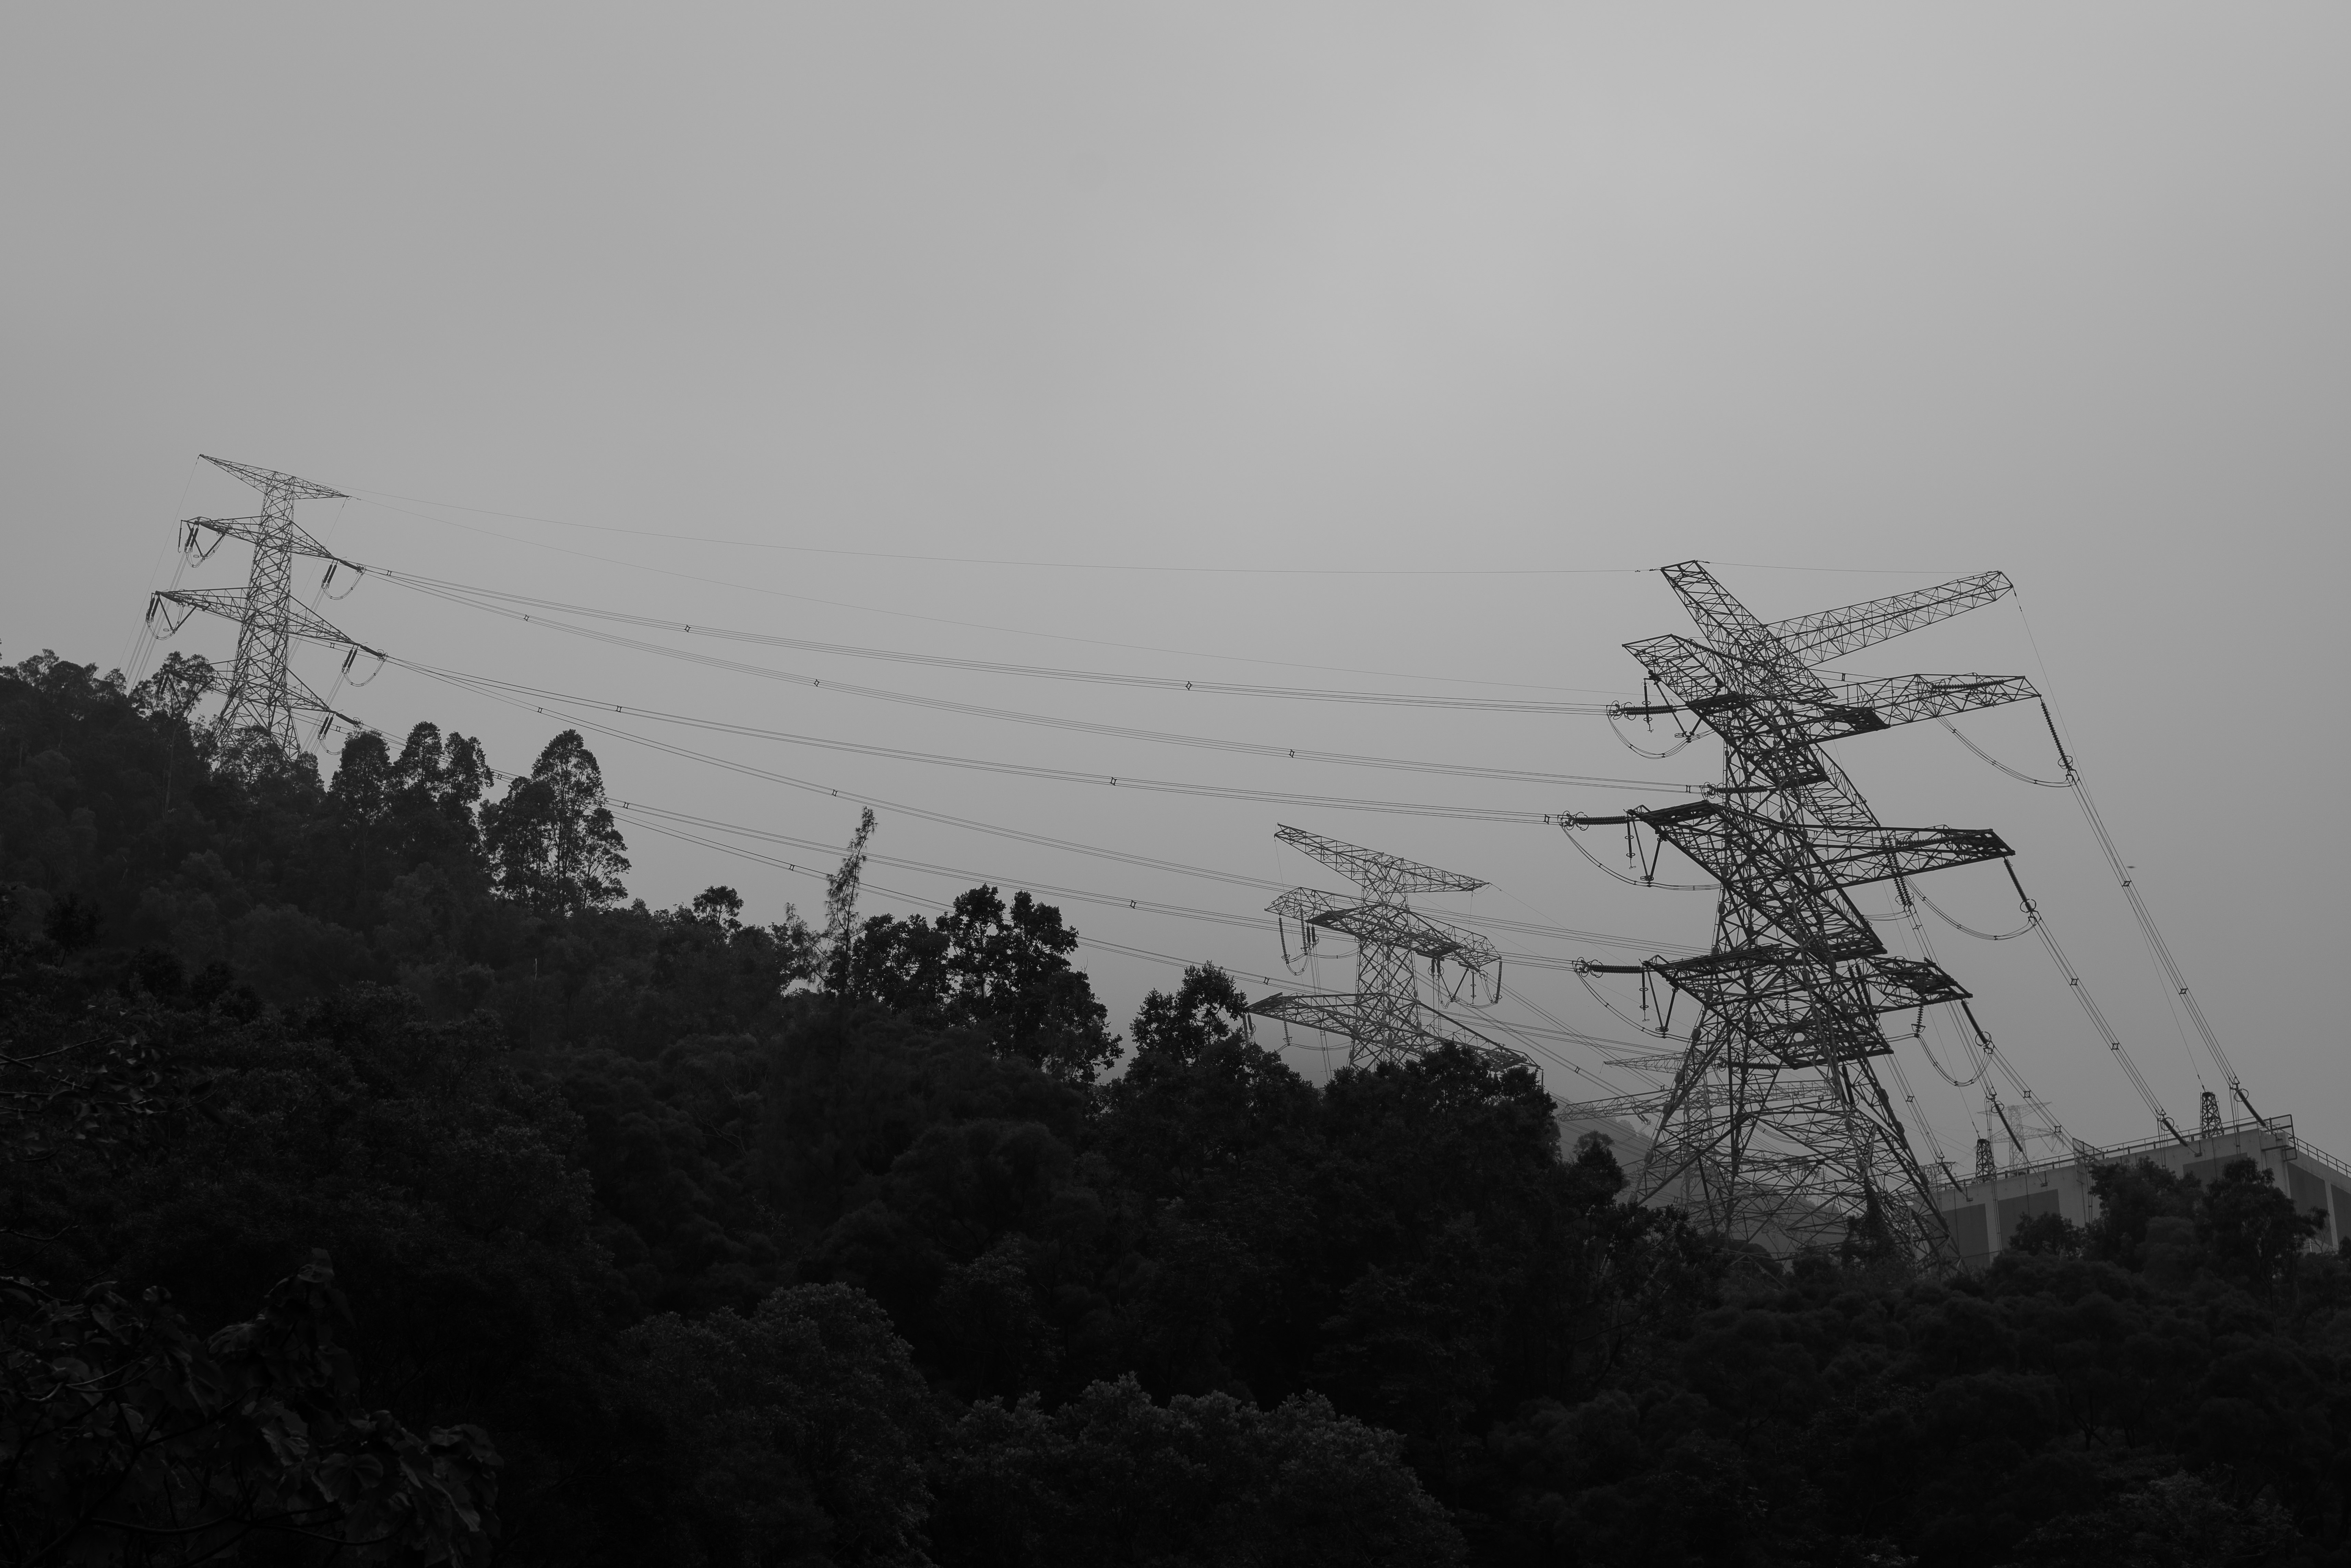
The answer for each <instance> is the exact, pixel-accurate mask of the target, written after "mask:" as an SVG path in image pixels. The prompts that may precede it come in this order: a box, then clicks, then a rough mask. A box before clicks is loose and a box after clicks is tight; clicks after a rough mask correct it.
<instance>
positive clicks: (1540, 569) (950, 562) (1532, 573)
mask: <svg viewBox="0 0 2351 1568" xmlns="http://www.w3.org/2000/svg"><path fill="white" fill-rule="evenodd" d="M355 494H357V495H359V496H360V497H369V496H381V497H386V498H388V499H390V500H394V501H407V502H410V503H412V504H413V505H415V506H419V507H441V508H442V509H443V510H444V511H451V512H471V513H475V514H476V515H478V516H481V517H510V518H513V519H514V520H515V521H517V522H525V523H546V524H548V525H549V526H551V527H554V528H579V529H581V530H584V531H586V532H589V533H598V534H625V535H629V536H631V537H632V538H647V539H660V540H662V541H663V542H664V543H665V544H702V545H726V546H730V547H732V548H734V549H758V550H783V551H788V552H789V553H791V554H794V555H830V556H851V557H855V558H857V559H864V560H903V561H916V562H924V563H928V564H934V565H945V566H999V567H1015V568H1025V569H1030V570H1054V571H1132V572H1175V573H1186V574H1192V575H1200V576H1228V577H1413V578H1421V577H1631V576H1636V575H1638V574H1639V573H1642V572H1645V571H1654V570H1656V568H1655V567H1646V566H1597V567H1594V566H1524V567H1514V566H1484V567H1417V566H1414V567H1367V566H1366V567H1357V566H1164V565H1133V564H1127V563H1123V562H1118V561H1099V560H1025V559H1019V558H1015V557H1008V556H993V555H921V554H915V553H912V552H908V551H903V550H876V549H841V548H838V547H833V546H828V545H798V544H782V543H778V542H777V541H775V540H772V539H743V538H726V536H723V535H717V534H679V533H671V532H669V531H668V530H666V529H662V528H622V527H621V526H620V525H618V524H614V523H578V522H572V521H569V520H568V519H566V518H563V517H537V516H534V515H532V514H531V513H528V512H500V511H495V510H493V509H491V508H490V507H463V506H459V505H458V504H457V503H455V501H428V500H426V499H424V498H423V497H421V496H402V495H399V494H396V493H395V492H393V491H390V490H360V491H357V492H355ZM377 504H379V505H380V504H381V503H377Z"/></svg>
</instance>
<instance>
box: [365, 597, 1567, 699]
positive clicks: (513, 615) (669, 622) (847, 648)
mask: <svg viewBox="0 0 2351 1568" xmlns="http://www.w3.org/2000/svg"><path fill="white" fill-rule="evenodd" d="M371 570H374V571H375V573H376V575H378V576H380V577H382V578H385V579H388V580H391V581H392V582H396V583H398V584H399V585H400V586H401V587H402V588H406V589H410V590H412V591H415V592H418V593H423V594H427V595H430V596H431V597H433V598H435V599H442V600H445V601H449V602H451V603H454V604H462V605H465V607H467V608H468V609H473V610H478V611H481V612H484V613H486V614H492V615H502V616H505V617H507V619H510V620H516V621H521V622H528V623H529V624H532V625H535V626H545V627H550V628H553V629H555V630H559V631H564V632H572V633H573V634H575V635H580V636H590V637H596V638H597V639H598V640H600V641H605V642H610V643H613V644H614V645H616V646H623V647H630V648H635V649H639V650H641V651H643V652H647V653H660V654H663V655H664V656H667V657H672V658H684V659H692V660H695V661H696V662H702V661H704V660H705V659H706V658H707V656H706V655H701V654H693V653H685V652H684V651H683V650H681V649H675V648H671V647H668V646H666V645H664V644H662V643H640V642H637V641H635V640H633V639H629V638H621V637H614V636H612V635H611V634H609V633H600V632H595V631H593V630H592V629H590V628H588V627H582V626H572V625H569V624H568V623H567V622H561V621H557V620H551V619H549V616H548V615H546V614H545V613H533V611H536V612H548V611H552V612H556V613H557V614H562V615H580V616H586V617H589V618H591V619H594V620H600V621H611V622H620V623H622V624H624V625H631V626H642V627H645V628H648V629H651V630H655V631H662V632H682V633H684V634H687V635H690V636H695V637H710V638H716V639H718V640H721V641H726V642H735V643H755V644H757V645H758V646H761V647H768V648H791V649H796V650H799V651H800V652H804V653H831V654H837V655H839V656H841V657H844V658H852V659H874V660H882V661H886V662H888V663H892V664H927V665H932V666H934V667H936V668H940V669H949V670H967V671H972V672H976V673H978V674H999V675H1019V676H1022V677H1025V678H1028V679H1032V680H1051V681H1075V682H1082V683H1088V684H1092V685H1113V686H1127V687H1134V688H1138V689H1144V690H1153V691H1166V692H1194V693H1197V694H1200V695H1208V696H1246V697H1268V698H1280V699H1284V700H1289V701H1298V702H1319V703H1360V704H1366V705H1370V706H1384V707H1430V708H1458V709H1464V710H1468V711H1472V712H1491V713H1518V714H1579V715H1604V714H1606V713H1608V712H1609V711H1610V710H1611V708H1612V707H1613V706H1614V705H1613V704H1608V703H1562V702H1546V701H1537V700H1531V699H1527V698H1520V697H1444V696H1430V695H1426V694H1422V693H1415V692H1359V691H1348V690H1345V689H1343V688H1334V687H1316V686H1277V685H1254V684H1249V683H1246V682H1238V681H1210V680H1202V679H1199V678H1197V677H1193V678H1188V679H1187V678H1186V677H1184V676H1181V675H1137V674H1125V673H1122V672H1120V671H1115V670H1084V669H1075V668H1071V667H1070V666H1067V665H1053V664H1014V663H1011V662H1008V661H1003V660H995V659H972V658H965V657H962V656H959V655H956V654H951V653H913V652H909V651H907V650H905V649H900V648H876V647H871V646H866V645H862V644H859V643H827V642H821V641H819V640H817V639H814V638H809V637H787V636H783V635H781V634H779V633H776V632H743V631H737V630H733V629H730V628H727V627H724V626H713V625H710V624H708V623H707V622H687V621H679V620H676V619H675V618H674V617H665V616H653V615H643V614H637V613H634V612H630V611H624V610H606V609H599V608H597V607H595V606H592V605H585V604H570V603H566V602H565V601H561V600H556V599H542V598H538V597H537V596H535V595H531V594H523V593H508V592H505V591H500V590H497V589H489V588H475V587H472V586H470V585H468V584H465V583H459V582H450V581H448V580H444V579H441V578H432V577H423V576H420V575H418V574H417V573H414V572H406V571H399V570H392V569H390V568H383V567H378V568H373V569H371ZM485 601H496V602H485ZM516 605H529V606H531V607H532V610H531V611H524V610H518V609H514V608H511V607H512V606H516ZM729 667H736V668H741V669H745V670H748V671H751V672H753V673H759V674H768V673H771V672H768V671H766V670H764V669H763V668H762V667H761V666H758V665H741V666H729ZM782 678H785V679H789V680H797V681H801V682H803V683H804V684H805V683H807V682H808V677H806V676H799V675H790V674H785V675H783V677H782ZM847 689H851V690H861V689H862V688H856V687H851V688H847Z"/></svg>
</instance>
